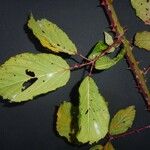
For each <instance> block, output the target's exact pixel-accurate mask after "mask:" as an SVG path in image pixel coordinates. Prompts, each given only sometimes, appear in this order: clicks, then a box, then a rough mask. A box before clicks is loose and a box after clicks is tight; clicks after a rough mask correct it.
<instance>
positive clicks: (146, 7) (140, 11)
mask: <svg viewBox="0 0 150 150" xmlns="http://www.w3.org/2000/svg"><path fill="white" fill-rule="evenodd" d="M131 4H132V7H133V8H134V9H135V11H136V15H137V16H138V17H139V18H140V19H141V20H143V21H144V23H145V24H147V25H150V1H147V0H131Z"/></svg>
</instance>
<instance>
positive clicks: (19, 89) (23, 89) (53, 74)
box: [0, 53, 70, 102]
mask: <svg viewBox="0 0 150 150" xmlns="http://www.w3.org/2000/svg"><path fill="white" fill-rule="evenodd" d="M69 77H70V70H69V66H68V64H67V63H66V61H65V60H63V59H62V58H61V57H59V56H56V55H53V54H31V53H23V54H20V55H17V56H15V57H12V58H10V59H9V60H8V61H6V62H5V63H4V64H3V65H1V66H0V95H1V96H3V98H4V99H9V100H11V101H12V102H21V101H27V100H29V99H32V98H33V97H34V96H37V95H40V94H44V93H47V92H49V91H53V90H55V89H56V88H58V87H61V86H63V85H65V84H66V82H67V81H68V80H69Z"/></svg>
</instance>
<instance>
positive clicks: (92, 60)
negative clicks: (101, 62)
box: [70, 36, 122, 76]
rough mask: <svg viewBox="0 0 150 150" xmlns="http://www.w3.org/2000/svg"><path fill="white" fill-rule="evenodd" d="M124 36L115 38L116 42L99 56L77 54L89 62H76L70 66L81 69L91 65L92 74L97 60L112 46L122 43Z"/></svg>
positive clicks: (71, 68)
mask: <svg viewBox="0 0 150 150" xmlns="http://www.w3.org/2000/svg"><path fill="white" fill-rule="evenodd" d="M121 38H122V36H119V37H117V38H116V39H115V40H114V43H113V44H111V45H110V46H109V47H108V48H107V49H105V50H104V51H103V52H102V53H100V54H99V55H98V56H96V57H95V58H94V59H91V60H90V59H88V58H86V57H84V56H83V55H81V54H77V55H78V56H80V57H81V58H83V59H84V60H86V61H87V62H85V63H81V64H75V65H74V66H72V67H70V70H75V69H80V68H83V67H86V66H91V67H90V72H89V76H91V75H92V70H93V68H94V66H95V62H96V61H97V60H98V59H100V58H101V57H103V56H104V55H106V54H107V53H108V52H109V51H110V49H111V48H112V47H117V46H118V45H119V44H121V43H122V40H121Z"/></svg>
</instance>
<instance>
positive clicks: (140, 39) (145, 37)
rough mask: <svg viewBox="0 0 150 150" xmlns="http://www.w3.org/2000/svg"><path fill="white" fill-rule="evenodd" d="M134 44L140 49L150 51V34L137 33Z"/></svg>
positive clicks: (146, 32) (145, 32)
mask: <svg viewBox="0 0 150 150" xmlns="http://www.w3.org/2000/svg"><path fill="white" fill-rule="evenodd" d="M134 44H135V45H136V46H138V47H140V48H144V49H146V50H148V51H150V32H148V31H144V32H139V33H136V35H135V42H134Z"/></svg>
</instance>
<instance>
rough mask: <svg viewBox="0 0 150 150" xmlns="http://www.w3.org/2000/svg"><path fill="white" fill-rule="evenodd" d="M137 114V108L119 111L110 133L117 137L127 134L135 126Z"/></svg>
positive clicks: (113, 120) (114, 118)
mask: <svg viewBox="0 0 150 150" xmlns="http://www.w3.org/2000/svg"><path fill="white" fill-rule="evenodd" d="M135 112H136V111H135V106H129V107H127V108H125V109H121V110H119V111H118V112H117V113H116V114H115V116H114V117H113V119H112V120H111V123H110V128H109V133H110V134H111V135H117V134H121V133H124V132H126V131H127V130H128V129H129V128H130V127H131V126H132V124H133V121H134V118H135Z"/></svg>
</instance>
